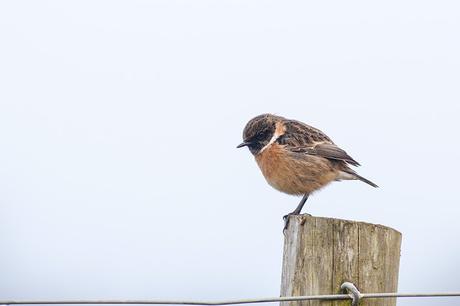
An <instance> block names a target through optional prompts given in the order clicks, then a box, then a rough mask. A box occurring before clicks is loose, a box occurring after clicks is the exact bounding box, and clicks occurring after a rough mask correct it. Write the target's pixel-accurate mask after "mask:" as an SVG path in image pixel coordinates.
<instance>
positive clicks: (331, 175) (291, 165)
mask: <svg viewBox="0 0 460 306" xmlns="http://www.w3.org/2000/svg"><path fill="white" fill-rule="evenodd" d="M256 161H257V164H258V165H259V168H260V170H261V171H262V174H263V175H264V177H265V179H266V180H267V182H268V183H269V184H270V185H271V186H272V187H274V188H275V189H278V190H280V191H282V192H285V193H288V194H296V195H301V194H305V193H311V192H313V191H315V190H317V189H319V188H321V187H323V186H325V185H326V184H328V183H330V182H331V181H333V180H335V179H336V178H337V175H338V171H337V170H336V169H334V167H333V164H332V163H331V162H330V161H329V160H327V159H325V158H322V157H318V156H311V155H307V154H293V153H291V152H288V151H287V150H286V149H284V146H282V145H279V144H276V143H275V144H273V145H271V146H270V147H268V148H267V149H265V150H264V151H263V152H262V153H260V154H258V155H256Z"/></svg>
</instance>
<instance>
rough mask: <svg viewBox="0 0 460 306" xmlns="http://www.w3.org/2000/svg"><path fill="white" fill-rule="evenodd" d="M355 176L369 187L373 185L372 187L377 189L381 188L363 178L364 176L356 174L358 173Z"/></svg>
mask: <svg viewBox="0 0 460 306" xmlns="http://www.w3.org/2000/svg"><path fill="white" fill-rule="evenodd" d="M355 176H356V178H357V179H358V180H360V181H362V182H364V183H366V184H369V185H371V186H372V187H375V188H378V187H379V186H377V184H375V183H374V182H371V181H369V180H368V179H367V178H365V177H362V176H361V175H359V174H356V173H355Z"/></svg>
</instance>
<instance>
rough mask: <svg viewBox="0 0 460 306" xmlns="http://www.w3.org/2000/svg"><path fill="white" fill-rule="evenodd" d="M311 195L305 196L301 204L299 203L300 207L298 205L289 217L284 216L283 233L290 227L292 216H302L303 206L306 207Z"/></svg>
mask: <svg viewBox="0 0 460 306" xmlns="http://www.w3.org/2000/svg"><path fill="white" fill-rule="evenodd" d="M309 195H310V194H309V193H306V194H304V195H303V197H302V200H300V203H299V205H297V207H296V209H294V211H293V212H291V213H288V214H287V215H285V216H283V220H284V228H283V233H284V231H285V230H286V229H287V227H288V224H289V217H290V216H292V215H299V214H300V212H301V211H302V208H303V206H304V205H305V202H307V200H308V196H309Z"/></svg>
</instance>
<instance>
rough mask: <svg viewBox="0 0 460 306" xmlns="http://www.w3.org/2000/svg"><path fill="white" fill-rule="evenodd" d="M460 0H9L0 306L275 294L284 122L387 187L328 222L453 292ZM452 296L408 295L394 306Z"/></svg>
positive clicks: (408, 284)
mask: <svg viewBox="0 0 460 306" xmlns="http://www.w3.org/2000/svg"><path fill="white" fill-rule="evenodd" d="M459 37H460V5H459V4H458V2H457V1H442V0H441V1H415V0H414V1H408V0H397V1H396V0H394V1H393V0H390V1H383V2H372V1H371V2H369V1H351V2H350V1H315V2H314V1H309V2H307V1H265V0H264V1H262V0H260V1H250V0H249V1H248V0H244V1H226V0H221V1H202V0H195V1H2V2H0V250H1V253H0V271H1V273H0V274H1V277H0V300H1V299H58V298H60V299H90V298H113V299H116V298H125V299H128V298H132V299H148V298H169V299H185V298H187V299H230V298H232V299H233V298H246V297H247V298H250V297H264V296H277V295H279V289H280V277H281V258H282V246H283V235H282V226H283V223H282V216H283V215H284V214H286V213H287V212H290V211H292V210H293V209H294V208H295V207H296V205H297V203H298V201H299V199H298V198H295V197H292V196H288V195H285V194H282V193H279V192H278V191H276V190H274V189H272V188H271V187H270V186H269V185H268V184H267V183H266V182H265V180H264V178H263V176H262V175H261V173H260V171H259V169H258V167H257V165H256V163H255V162H254V160H253V157H252V155H251V154H250V153H249V152H248V150H247V149H239V150H237V149H235V146H236V145H237V144H239V143H240V142H241V133H242V129H243V127H244V125H245V123H246V122H247V121H248V120H249V119H250V118H252V117H253V116H255V115H258V114H260V113H266V112H272V113H275V114H278V115H283V116H286V117H288V118H293V119H298V120H301V121H304V122H306V123H308V124H311V125H313V126H315V127H317V128H320V129H321V130H323V131H324V132H325V133H327V134H328V135H329V136H330V137H331V138H332V139H333V140H334V142H336V143H337V144H338V145H339V146H341V147H342V148H344V149H345V150H347V152H348V153H350V155H351V156H353V157H354V158H355V159H356V160H358V161H359V162H360V163H361V164H362V167H360V168H359V169H357V170H358V172H359V173H360V174H361V175H363V176H365V177H368V178H369V179H371V180H372V181H374V182H376V183H377V184H378V185H379V186H381V188H379V189H373V188H370V187H369V186H367V185H365V184H363V183H360V182H340V183H333V184H332V185H330V186H329V187H327V188H325V189H324V190H322V191H320V192H318V193H316V194H315V195H314V196H312V197H311V198H310V199H309V201H308V202H307V206H306V208H305V211H307V212H309V213H311V214H313V215H316V216H325V217H334V218H344V219H351V220H357V221H366V222H372V223H379V224H384V225H387V226H391V227H394V228H395V229H397V230H399V231H401V232H402V233H403V245H402V252H401V253H402V254H401V255H402V257H401V267H400V277H399V291H400V292H431V291H460V281H459V280H458V275H459V273H460V262H459V258H460V243H459V236H460V222H459V221H458V217H459V215H460V205H459V202H460V200H459V199H460V195H459V193H458V190H459V189H458V188H459V186H458V178H457V175H458V174H459V173H460V161H459V159H460V141H459V137H458V131H459V130H460V120H459V112H460V86H459V84H460V56H459V54H460V39H459ZM434 304H436V305H441V306H443V305H458V304H460V300H459V299H438V300H430V299H426V300H411V299H401V300H399V302H398V305H400V306H412V305H422V306H423V305H434Z"/></svg>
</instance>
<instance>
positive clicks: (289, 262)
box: [281, 215, 401, 306]
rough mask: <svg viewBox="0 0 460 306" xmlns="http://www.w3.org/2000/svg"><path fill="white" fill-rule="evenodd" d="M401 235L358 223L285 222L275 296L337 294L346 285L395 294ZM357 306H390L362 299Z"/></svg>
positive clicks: (327, 304) (328, 304) (305, 218)
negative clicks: (286, 226) (278, 291)
mask: <svg viewBox="0 0 460 306" xmlns="http://www.w3.org/2000/svg"><path fill="white" fill-rule="evenodd" d="M400 249H401V233H399V232H398V231H396V230H394V229H392V228H389V227H386V226H382V225H375V224H369V223H364V222H355V221H347V220H339V219H330V218H320V217H313V216H310V215H300V216H291V217H290V222H289V226H288V228H287V230H286V235H285V240H284V254H283V272H282V280H281V296H300V295H319V294H336V293H340V285H341V284H342V283H343V282H346V281H348V282H352V283H353V284H355V285H356V287H357V288H358V290H359V291H361V293H374V292H397V289H398V272H399V257H400ZM281 304H282V306H288V305H289V306H297V305H302V306H307V305H308V306H313V305H315V306H317V305H318V306H319V305H321V306H339V305H340V306H342V305H343V306H345V305H347V306H348V305H351V303H350V301H347V300H342V301H298V302H297V301H296V302H283V303H281ZM359 305H360V306H370V305H372V306H383V305H385V306H394V305H396V299H365V300H362V301H361V302H360V304H359Z"/></svg>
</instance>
